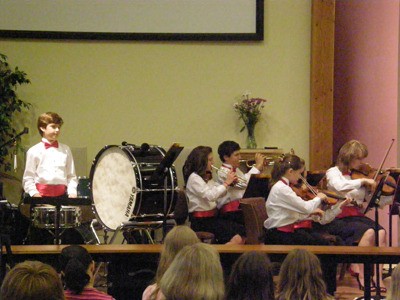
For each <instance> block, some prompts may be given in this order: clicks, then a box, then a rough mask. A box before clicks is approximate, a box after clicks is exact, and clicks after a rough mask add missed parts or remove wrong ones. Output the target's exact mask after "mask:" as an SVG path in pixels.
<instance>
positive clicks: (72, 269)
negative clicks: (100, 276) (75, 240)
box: [59, 245, 93, 294]
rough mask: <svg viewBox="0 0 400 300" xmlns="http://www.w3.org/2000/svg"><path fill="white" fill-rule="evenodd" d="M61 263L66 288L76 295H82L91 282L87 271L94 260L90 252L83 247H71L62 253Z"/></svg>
mask: <svg viewBox="0 0 400 300" xmlns="http://www.w3.org/2000/svg"><path fill="white" fill-rule="evenodd" d="M59 261H60V267H61V271H62V272H63V280H64V283H65V286H66V288H67V289H69V290H71V291H72V292H73V293H75V294H80V293H82V291H83V289H84V288H85V286H86V285H87V284H88V283H89V281H90V276H89V275H88V274H87V273H86V271H87V269H88V268H89V265H90V264H91V262H92V261H93V259H92V257H91V256H90V254H89V252H88V251H87V250H86V249H85V248H83V247H82V246H79V245H71V246H68V247H65V248H64V249H63V250H62V251H61V255H60V258H59Z"/></svg>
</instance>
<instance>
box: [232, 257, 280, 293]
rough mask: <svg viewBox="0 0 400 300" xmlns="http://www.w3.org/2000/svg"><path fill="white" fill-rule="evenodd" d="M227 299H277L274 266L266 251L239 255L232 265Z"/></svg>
mask: <svg viewBox="0 0 400 300" xmlns="http://www.w3.org/2000/svg"><path fill="white" fill-rule="evenodd" d="M226 299H229V300H252V299H263V300H273V299H275V296H274V282H273V278H272V266H271V262H270V260H269V258H268V256H267V255H266V254H265V253H262V252H255V251H252V252H246V253H244V254H242V255H241V256H240V257H239V259H238V260H237V261H236V262H235V263H234V265H233V267H232V271H231V274H230V277H229V280H228V286H227V291H226Z"/></svg>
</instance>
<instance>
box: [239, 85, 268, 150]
mask: <svg viewBox="0 0 400 300" xmlns="http://www.w3.org/2000/svg"><path fill="white" fill-rule="evenodd" d="M265 102H267V100H265V99H261V98H250V97H249V93H246V94H244V95H243V96H242V100H241V101H240V102H239V103H235V104H234V105H233V107H234V109H235V111H236V112H237V113H238V114H239V119H241V120H243V123H244V126H243V127H242V129H240V132H242V131H243V130H244V129H245V128H247V148H249V149H255V148H257V143H256V138H255V135H254V129H255V126H256V124H257V122H258V121H259V120H260V116H261V109H263V108H264V103H265Z"/></svg>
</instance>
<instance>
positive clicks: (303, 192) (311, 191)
mask: <svg viewBox="0 0 400 300" xmlns="http://www.w3.org/2000/svg"><path fill="white" fill-rule="evenodd" d="M300 179H301V182H300V183H298V184H297V185H292V186H291V187H292V189H293V191H294V192H295V193H296V195H297V196H299V197H300V198H302V199H303V200H306V201H308V200H311V199H314V198H315V197H316V196H317V193H318V190H316V189H315V188H314V187H312V186H311V185H310V184H309V183H308V182H307V180H306V179H305V178H304V177H303V176H301V177H300ZM321 192H322V191H321ZM322 193H324V194H325V195H326V196H327V198H326V200H325V203H326V204H328V205H335V204H336V203H337V202H338V200H345V199H346V197H342V196H340V195H337V194H335V193H333V192H330V191H323V192H322Z"/></svg>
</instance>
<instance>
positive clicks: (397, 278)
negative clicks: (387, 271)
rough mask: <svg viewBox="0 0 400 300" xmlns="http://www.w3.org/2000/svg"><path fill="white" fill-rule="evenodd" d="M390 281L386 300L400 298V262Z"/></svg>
mask: <svg viewBox="0 0 400 300" xmlns="http://www.w3.org/2000/svg"><path fill="white" fill-rule="evenodd" d="M385 280H386V279H385ZM389 282H390V287H389V291H388V294H387V296H386V300H398V299H400V264H397V266H396V268H394V270H393V273H392V276H390V279H389Z"/></svg>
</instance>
